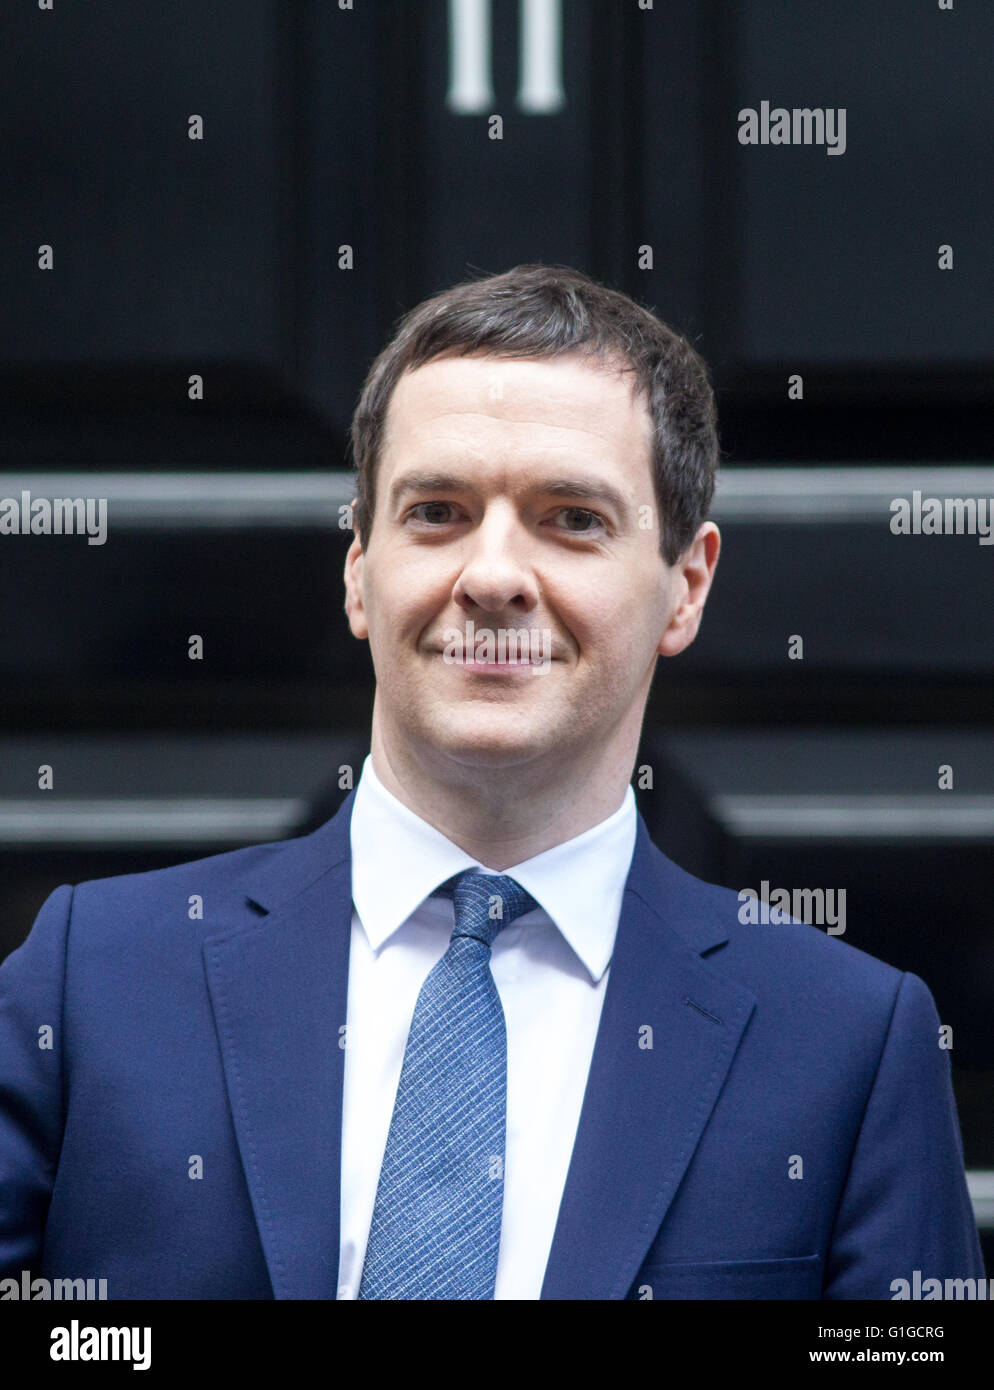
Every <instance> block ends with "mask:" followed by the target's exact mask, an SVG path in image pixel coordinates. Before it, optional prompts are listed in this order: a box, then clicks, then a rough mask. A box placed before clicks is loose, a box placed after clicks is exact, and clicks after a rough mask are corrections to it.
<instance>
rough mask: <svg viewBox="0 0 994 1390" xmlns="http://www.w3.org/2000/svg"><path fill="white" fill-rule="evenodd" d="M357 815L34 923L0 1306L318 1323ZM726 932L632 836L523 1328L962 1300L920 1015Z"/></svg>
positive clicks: (958, 1223) (135, 879)
mask: <svg viewBox="0 0 994 1390" xmlns="http://www.w3.org/2000/svg"><path fill="white" fill-rule="evenodd" d="M351 810H352V795H351V794H350V796H349V797H348V798H347V799H346V801H345V803H344V804H343V806H342V808H341V810H340V811H339V812H338V814H337V815H335V816H334V817H333V818H332V819H331V820H330V821H328V822H327V823H326V824H325V825H323V826H322V827H321V828H320V829H319V830H317V831H315V832H314V833H313V834H311V835H307V836H304V837H301V838H299V839H296V840H290V841H285V842H281V843H276V844H270V845H261V846H254V847H251V848H248V849H242V850H237V851H235V852H232V853H228V854H221V855H217V856H214V857H212V858H209V859H202V860H199V861H196V862H193V863H189V864H183V865H180V866H177V867H174V868H170V869H164V870H157V871H154V872H151V873H142V874H132V875H126V876H120V877H114V878H108V879H102V880H96V881H92V882H87V883H82V884H79V885H78V886H76V887H75V888H73V887H70V886H63V887H60V888H58V889H57V890H56V891H55V892H54V893H52V895H51V896H50V897H49V898H48V899H47V901H46V902H45V904H44V906H43V907H42V909H41V911H40V913H39V915H38V918H37V920H36V922H35V925H34V927H33V929H32V931H31V934H30V936H29V937H28V939H27V941H26V942H25V943H24V944H23V945H22V946H21V947H20V948H19V949H18V950H17V951H15V952H14V953H13V954H12V955H11V956H10V957H9V958H8V959H7V961H6V962H5V963H4V964H3V966H2V968H0V1276H11V1275H12V1276H14V1277H15V1278H19V1277H20V1271H21V1270H24V1269H29V1270H31V1271H33V1273H34V1274H35V1275H41V1276H45V1277H48V1278H52V1279H55V1278H84V1277H91V1278H105V1279H106V1280H107V1281H108V1285H107V1293H108V1296H109V1297H110V1298H112V1299H113V1298H192V1299H210V1298H246V1299H265V1298H272V1297H274V1296H275V1297H276V1298H279V1299H292V1298H298V1299H330V1298H334V1297H335V1291H336V1286H337V1272H338V1246H339V1161H340V1137H341V1101H342V1076H343V1062H344V1052H343V1051H342V1049H341V1047H340V1040H341V1034H340V1029H341V1027H342V1026H343V1025H344V1023H345V1009H346V985H347V977H348V954H349V938H350V921H351V914H352V903H351V892H350V848H349V822H350V817H351ZM384 872H389V865H388V864H385V865H384ZM193 895H197V896H198V897H200V898H202V900H203V918H202V920H200V919H197V918H194V919H192V920H191V917H190V915H189V913H190V900H191V898H192V897H193ZM738 909H739V901H738V898H737V896H736V894H735V893H734V892H732V891H731V890H729V889H725V888H719V887H716V886H714V885H711V884H707V883H703V882H701V881H700V880H698V879H696V878H693V877H692V876H691V875H689V874H687V873H685V872H684V871H683V870H682V869H680V868H678V867H677V866H676V865H675V864H673V863H672V862H671V861H670V860H669V859H667V858H666V857H665V856H664V855H663V854H662V853H660V851H659V850H658V849H657V848H656V847H655V846H654V845H653V844H652V842H651V840H650V838H649V835H648V832H647V830H646V827H645V824H644V822H643V821H642V819H641V817H639V824H638V835H637V840H636V846H635V853H634V856H633V860H632V865H631V870H630V873H629V877H628V881H627V886H626V889H625V894H624V901H623V906H622V912H621V920H620V924H619V929H618V937H617V944H616V947H615V952H614V957H613V960H612V964H611V971H610V976H609V979H608V985H607V991H606V994H605V999H604V1007H603V1015H602V1018H601V1023H600V1030H599V1032H598V1035H597V1044H596V1048H595V1051H594V1055H593V1060H592V1063H591V1069H590V1075H589V1079H588V1083H587V1088H586V1094H585V1097H584V1103H583V1110H582V1115H581V1118H580V1124H579V1130H578V1133H577V1137H576V1143H575V1145H574V1148H573V1154H572V1161H571V1163H570V1168H569V1174H568V1178H567V1181H566V1186H565V1191H564V1194H563V1199H562V1205H561V1207H560V1211H559V1217H558V1224H557V1226H556V1232H555V1239H554V1241H553V1245H552V1250H551V1254H550V1257H549V1262H548V1266H547V1270H546V1274H545V1282H544V1286H543V1290H542V1297H543V1298H547V1299H621V1298H625V1297H631V1298H638V1297H643V1298H644V1297H647V1296H648V1290H650V1289H651V1291H652V1296H654V1297H655V1298H740V1299H756V1298H783V1299H785V1298H802V1299H815V1298H876V1299H889V1298H891V1297H892V1296H893V1295H892V1291H891V1283H892V1281H893V1280H896V1279H901V1278H905V1279H908V1280H909V1281H910V1280H911V1279H912V1277H913V1271H914V1270H915V1269H919V1270H921V1271H922V1278H923V1279H924V1278H933V1277H934V1278H939V1279H946V1278H970V1277H977V1278H979V1277H982V1276H983V1264H982V1261H981V1256H980V1248H979V1242H978V1238H977V1229H976V1226H975V1224H974V1220H973V1215H972V1211H971V1207H970V1201H969V1196H968V1193H967V1188H966V1182H965V1178H964V1172H963V1156H962V1146H961V1140H960V1132H959V1126H958V1122H957V1117H956V1109H955V1105H954V1101H953V1094H952V1089H951V1085H950V1060H949V1054H948V1052H947V1051H944V1050H942V1049H941V1048H940V1047H939V1045H938V1029H939V1020H938V1017H937V1015H936V1010H935V1005H934V1003H933V1000H932V996H931V994H930V993H929V991H928V989H927V988H926V987H925V985H924V984H923V983H922V981H921V980H920V979H919V978H918V977H917V976H915V975H912V974H905V973H902V972H900V971H898V970H895V969H893V968H892V967H890V966H888V965H885V964H883V963H882V962H881V961H878V960H875V959H873V958H872V957H870V956H868V955H866V954H865V953H863V952H862V951H859V950H857V949H855V948H853V947H852V946H849V945H848V944H846V943H844V942H842V941H840V940H838V939H837V938H833V937H828V936H826V935H824V934H822V933H821V932H820V931H818V930H817V929H815V928H813V927H809V926H805V925H803V924H791V925H785V926H753V925H743V924H741V923H740V922H739V920H738ZM646 1025H648V1026H649V1028H651V1030H652V1032H651V1042H652V1046H651V1047H648V1046H646V1045H645V1044H646V1043H647V1042H648V1041H649V1039H650V1035H649V1033H648V1032H647V1031H646ZM46 1029H50V1030H51V1032H50V1033H46V1032H45V1031H44V1030H46ZM49 1037H50V1038H51V1040H52V1045H51V1046H50V1047H45V1046H39V1042H40V1041H43V1040H45V1039H46V1038H49ZM640 1044H641V1045H640ZM194 1156H199V1160H200V1168H199V1170H198V1167H197V1162H196V1158H195V1157H194ZM371 1157H372V1156H371ZM197 1171H200V1172H202V1176H201V1177H191V1173H196V1172H197ZM791 1172H793V1173H794V1174H795V1176H790V1174H791ZM800 1174H803V1176H801V1175H800Z"/></svg>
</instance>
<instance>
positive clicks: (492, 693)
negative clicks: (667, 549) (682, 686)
mask: <svg viewBox="0 0 994 1390" xmlns="http://www.w3.org/2000/svg"><path fill="white" fill-rule="evenodd" d="M630 382H631V376H630V375H629V376H627V377H620V376H618V375H617V374H614V373H611V372H610V371H609V370H607V369H605V368H603V367H600V366H594V365H591V364H590V363H589V362H585V361H584V360H583V359H581V358H580V357H579V356H578V355H576V354H573V355H570V356H568V357H559V358H550V359H520V360H506V359H498V358H489V357H484V356H472V357H447V358H442V359H436V360H434V361H432V362H430V363H428V364H427V365H426V366H423V367H420V368H418V369H417V370H415V371H413V372H409V373H407V374H405V375H404V376H403V377H402V378H401V380H400V381H399V383H398V384H397V387H396V389H395V391H394V394H393V397H392V399H391V402H390V408H389V412H388V418H387V429H386V438H385V440H384V446H383V449H382V451H381V456H380V462H379V467H378V472H377V481H376V510H375V515H374V520H373V525H372V528H371V533H370V536H369V543H368V545H367V546H365V548H363V545H362V540H363V538H362V537H359V536H357V537H356V538H355V540H354V541H353V543H352V546H351V547H350V550H349V556H348V559H347V562H346V589H347V601H346V611H347V613H348V616H349V622H350V626H351V628H352V631H353V633H354V634H355V636H356V637H359V638H366V637H368V639H369V643H370V648H371V652H372V658H373V666H374V669H375V672H376V682H377V695H376V713H375V715H374V722H375V721H376V720H378V721H379V724H380V734H381V736H382V737H383V739H384V740H385V746H386V748H387V749H388V750H389V749H390V748H391V747H392V746H395V744H396V740H398V739H400V740H404V741H406V743H407V745H408V751H409V752H410V753H413V754H414V755H415V756H416V757H418V759H419V761H421V762H424V761H425V760H427V761H428V762H430V763H433V764H436V765H437V764H438V763H439V762H440V761H441V762H443V763H444V762H446V761H448V762H454V763H458V764H462V765H463V766H478V767H503V766H510V765H516V764H521V763H527V762H530V761H532V760H535V759H539V760H542V759H545V760H548V759H550V758H555V757H557V756H570V753H571V750H577V753H578V754H579V755H580V756H584V755H586V756H589V753H590V749H591V748H592V747H595V746H602V745H605V744H608V743H610V742H611V741H612V740H617V739H618V737H619V735H621V736H631V737H633V738H634V739H637V735H638V729H639V727H640V726H641V721H642V714H643V709H644V705H645V700H646V697H647V695H648V691H649V685H650V682H651V679H652V673H653V669H654V667H655V662H656V658H657V654H658V653H659V652H666V653H667V654H671V653H672V652H675V651H678V650H681V649H682V647H683V646H685V645H686V644H687V643H688V642H689V641H691V640H692V638H693V636H694V633H695V632H696V627H697V621H696V620H688V619H686V618H684V620H683V622H682V623H675V624H671V621H670V620H671V618H672V616H673V612H674V609H675V608H676V607H677V606H678V604H680V603H681V601H682V600H683V599H685V597H686V584H685V583H684V582H683V580H682V576H681V572H680V569H679V567H678V566H674V567H673V568H672V569H671V568H670V567H669V566H667V565H666V563H665V562H664V560H663V558H662V555H661V553H660V532H659V518H658V516H657V504H656V497H655V492H654V488H653V481H652V473H651V462H650V459H651V450H650V438H651V421H650V416H649V413H648V410H647V408H646V406H645V405H644V403H643V402H642V400H641V399H634V398H633V396H632V394H631V385H630ZM640 522H641V524H640ZM686 606H687V605H686V604H684V605H683V607H684V608H685V607H686ZM682 612H683V608H681V613H682ZM470 624H472V626H470ZM668 627H669V628H670V629H671V630H670V631H669V633H667V629H668ZM512 631H513V633H515V634H517V633H524V634H525V637H524V638H517V639H515V638H514V637H511V636H510V634H511V632H512ZM502 632H503V633H504V636H505V643H504V648H503V652H504V653H505V654H506V656H507V657H509V658H513V657H515V656H516V655H520V654H521V648H522V646H525V645H527V647H528V651H529V653H530V655H531V657H532V658H535V657H537V660H535V661H534V662H533V663H532V664H529V662H528V661H519V662H514V661H513V660H507V659H505V660H504V661H503V662H501V661H500V660H499V658H500V657H501V655H502V647H501V633H502ZM458 634H461V635H462V639H463V640H462V642H461V643H460V642H459V641H456V640H455V639H456V636H457V635H458ZM488 637H489V638H490V639H491V640H490V644H489V648H488V645H487V638H488ZM477 644H478V645H477ZM474 657H477V658H482V659H477V660H476V661H474V659H473V658H474ZM633 731H634V733H633Z"/></svg>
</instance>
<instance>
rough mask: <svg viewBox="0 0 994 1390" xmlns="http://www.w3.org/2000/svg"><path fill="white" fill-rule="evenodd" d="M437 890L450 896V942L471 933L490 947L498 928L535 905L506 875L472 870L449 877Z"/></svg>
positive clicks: (530, 897)
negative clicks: (452, 910)
mask: <svg viewBox="0 0 994 1390" xmlns="http://www.w3.org/2000/svg"><path fill="white" fill-rule="evenodd" d="M437 891H438V892H439V893H440V894H442V895H443V896H444V897H447V898H451V899H452V903H453V906H454V908H455V915H456V924H455V926H454V927H453V929H452V940H453V941H455V939H456V938H457V937H460V936H471V937H473V938H475V940H477V941H482V942H483V943H484V945H486V946H491V945H493V941H494V938H495V937H496V935H497V933H498V932H499V931H500V930H501V928H502V927H506V926H508V925H509V923H511V922H513V921H514V919H515V918H516V917H521V916H523V915H524V913H526V912H530V911H531V910H532V908H534V907H538V903H537V902H536V901H535V899H534V898H533V897H532V895H531V894H530V893H526V892H525V890H524V889H523V888H522V886H521V884H520V883H519V882H518V881H517V879H514V878H510V877H509V876H508V875H507V874H481V873H479V872H478V870H476V869H469V870H467V872H466V873H462V874H458V875H457V876H456V877H455V878H450V879H449V880H448V881H447V882H446V883H443V884H442V886H441V888H439V889H438V890H437Z"/></svg>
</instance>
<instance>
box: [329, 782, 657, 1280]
mask: <svg viewBox="0 0 994 1390" xmlns="http://www.w3.org/2000/svg"><path fill="white" fill-rule="evenodd" d="M635 833H636V812H635V795H634V793H633V791H632V788H631V786H629V787H628V789H627V791H626V792H625V796H624V799H623V801H622V803H621V805H620V806H619V808H618V809H617V811H615V812H614V814H613V815H610V816H608V818H607V819H606V820H603V821H601V823H600V824H599V825H595V826H593V827H592V828H591V829H590V830H586V831H584V833H583V834H582V835H577V836H576V837H575V838H574V839H572V840H567V841H565V842H564V843H563V844H561V845H556V846H554V847H553V848H552V849H549V850H546V851H545V852H544V853H543V854H537V855H535V857H534V858H532V859H527V860H525V861H524V863H521V864H516V865H513V866H512V867H511V868H509V869H505V870H503V872H504V873H507V874H510V875H511V877H512V878H515V879H517V881H518V882H519V883H520V884H521V886H522V888H524V889H526V890H527V891H528V892H529V893H530V894H531V895H532V897H533V898H534V899H535V901H536V902H537V903H539V904H540V906H539V907H538V908H535V909H533V910H532V911H531V912H527V913H525V914H523V915H522V916H521V917H519V918H518V919H517V920H516V921H514V922H511V923H510V924H509V925H508V926H506V927H505V928H504V929H503V930H502V931H501V932H500V933H499V934H498V936H497V938H496V940H495V941H494V944H493V948H492V952H491V969H492V971H493V977H494V982H495V984H496V986H497V992H498V994H499V995H500V1000H501V1004H502V1006H503V1009H504V1018H505V1020H506V1024H507V1134H506V1150H505V1158H504V1209H503V1218H502V1224H501V1239H500V1254H499V1258H498V1263H497V1285H496V1290H495V1293H494V1297H495V1298H498V1299H514V1298H518V1299H530V1298H538V1297H539V1296H540V1294H541V1290H542V1282H543V1279H544V1277H545V1267H546V1264H547V1262H548V1258H549V1250H550V1248H551V1246H552V1238H553V1234H554V1232H555V1227H556V1220H557V1217H558V1215H559V1204H560V1202H561V1200H562V1195H563V1188H564V1186H565V1183H566V1172H567V1169H568V1168H569V1162H570V1156H571V1154H572V1151H573V1141H574V1139H575V1138H576V1130H577V1125H578V1122H579V1118H580V1108H581V1106H582V1104H583V1095H584V1091H585V1089H586V1085H587V1073H588V1071H589V1069H590V1059H591V1057H592V1055H593V1050H594V1042H595V1039H596V1036H597V1026H598V1023H599V1022H600V1015H601V1005H602V1003H603V1000H604V991H605V989H606V987H607V979H608V974H609V969H608V967H609V963H610V960H611V955H612V952H613V950H614V939H615V935H616V933H617V929H618V918H619V916H620V913H621V899H622V895H623V893H624V888H625V880H626V878H627V877H628V870H629V866H630V864H631V858H632V851H633V850H634V847H635ZM351 834H352V902H353V909H354V910H353V914H352V939H351V947H350V956H349V982H348V1005H347V1014H346V1038H345V1042H346V1046H345V1078H344V1092H343V1099H342V1183H341V1248H340V1264H339V1275H338V1285H339V1287H338V1297H339V1298H340V1299H349V1298H355V1297H356V1295H357V1292H358V1288H359V1281H360V1278H361V1275H362V1265H363V1260H364V1259H365V1255H366V1240H367V1237H368V1235H369V1227H370V1222H371V1220H372V1215H373V1203H374V1201H375V1200H376V1187H377V1183H378V1181H379V1173H380V1165H381V1163H382V1161H383V1153H384V1149H385V1148H386V1141H387V1133H388V1131H389V1128H390V1120H391V1117H392V1115H393V1107H394V1100H395V1098H396V1094H397V1083H398V1082H399V1080H400V1070H401V1065H402V1063H403V1060H404V1050H405V1048H406V1046H407V1034H408V1031H409V1029H410V1025H411V1018H412V1015H413V1013H414V1005H415V1003H416V1001H417V997H418V994H419V993H420V991H421V986H422V985H423V984H424V982H425V978H426V977H427V975H428V972H429V971H430V970H431V968H432V966H433V965H435V964H436V962H437V961H438V960H440V959H441V957H442V956H443V955H444V954H445V952H446V950H447V949H448V946H449V938H450V937H451V935H452V927H453V922H454V917H453V911H454V909H453V903H452V900H451V899H449V898H433V897H431V896H430V895H431V894H432V893H433V892H434V890H435V889H436V888H438V887H439V885H440V884H442V883H444V882H445V880H446V879H448V878H451V876H452V875H453V874H455V873H459V872H461V871H462V870H464V869H472V868H476V869H480V870H482V871H483V872H485V873H494V872H497V871H496V870H491V869H488V868H487V866H486V865H483V864H480V863H478V862H477V861H476V860H474V859H472V858H471V857H470V856H469V855H468V854H466V853H465V851H463V850H461V849H460V848H459V847H458V846H457V845H454V844H453V843H452V841H451V840H448V839H446V837H445V836H444V835H442V834H441V833H440V832H439V831H438V830H436V829H435V828H434V827H433V826H431V825H429V824H428V823H427V822H426V821H423V820H422V819H421V817H420V816H417V815H415V814H414V812H413V811H411V810H409V809H408V807H406V806H405V805H403V803H402V802H400V801H398V800H397V798H396V797H395V796H393V795H392V794H391V793H390V792H389V791H387V789H386V788H385V787H384V786H383V783H382V782H381V781H380V780H379V779H378V777H377V776H376V773H375V772H374V771H373V764H372V758H371V757H368V758H367V759H366V761H365V763H364V764H363V769H362V775H361V776H360V779H359V783H358V785H357V787H356V793H355V801H354V804H353V809H352V830H351Z"/></svg>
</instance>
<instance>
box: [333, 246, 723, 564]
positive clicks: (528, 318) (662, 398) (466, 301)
mask: <svg viewBox="0 0 994 1390" xmlns="http://www.w3.org/2000/svg"><path fill="white" fill-rule="evenodd" d="M576 351H581V352H585V353H587V354H589V355H590V356H591V357H595V358H598V359H600V360H601V361H602V362H603V363H604V364H605V365H607V364H609V363H611V362H615V363H619V362H620V363H621V370H623V371H633V372H634V373H635V378H636V390H637V391H638V392H641V393H642V394H643V396H644V397H645V398H646V399H647V402H648V406H649V412H650V415H651V417H652V425H653V450H652V471H653V479H654V483H655V490H656V502H657V505H658V507H659V514H660V517H661V518H662V524H661V525H660V528H659V529H660V548H661V550H662V553H663V556H664V558H665V560H666V562H667V564H671V565H672V564H675V562H676V561H677V560H678V559H679V557H680V556H681V555H682V554H683V553H684V551H685V550H686V549H687V547H688V546H689V545H690V542H691V541H692V540H693V538H694V536H695V534H696V532H697V529H698V527H699V526H700V524H701V522H702V521H704V520H705V519H706V517H707V514H708V510H709V508H710V506H711V499H712V496H713V494H714V484H715V475H716V473H717V468H718V461H719V455H720V447H719V443H718V434H717V412H716V408H715V401H714V393H713V391H712V388H711V382H710V379H709V375H708V369H707V366H706V365H705V363H704V361H703V359H702V358H701V357H700V356H698V354H697V353H696V352H695V351H694V349H693V348H692V347H691V345H690V343H688V342H687V340H686V339H685V338H683V337H681V336H680V334H679V333H676V332H675V331H674V330H673V329H672V328H669V327H668V326H667V325H666V324H665V323H663V322H662V321H661V320H660V319H659V318H657V317H656V315H655V314H653V313H652V312H651V311H650V310H648V309H645V308H643V307H642V306H641V305H639V304H637V303H636V302H635V300H634V299H632V298H630V297H629V296H628V295H627V294H623V293H621V291H619V290H613V289H609V288H608V287H607V286H605V285H602V284H599V283H598V282H597V281H595V280H592V279H591V278H590V277H589V276H587V275H584V274H583V272H582V271H579V270H574V269H572V268H571V267H569V266H561V265H551V266H544V265H518V266H515V267H514V268H513V269H512V270H507V271H504V272H503V274H500V275H488V276H486V277H484V278H482V279H481V278H475V279H469V280H464V281H463V282H461V283H460V284H457V285H454V286H452V287H451V288H450V289H447V290H443V291H442V292H441V293H440V294H436V295H434V296H432V297H431V298H430V299H426V300H424V301H423V302H422V303H421V304H418V305H416V306H415V307H414V308H413V309H411V310H409V311H408V312H407V313H406V314H405V315H404V316H403V317H402V318H401V319H400V321H399V323H398V324H397V327H396V329H395V331H394V335H393V337H392V338H391V340H390V342H389V343H388V344H387V346H386V347H385V348H384V349H383V351H382V352H381V353H380V354H379V356H378V357H377V358H376V360H375V361H374V362H373V365H372V366H371V367H370V369H369V373H368V375H367V377H366V380H365V382H364V384H363V388H362V391H361V393H360V396H359V401H358V404H357V405H356V409H355V413H354V415H353V417H352V428H351V444H352V456H353V463H354V467H355V472H356V507H355V525H356V529H357V530H358V532H359V534H360V536H361V538H362V540H363V543H365V541H366V539H367V537H368V536H369V533H370V529H371V527H372V523H373V512H374V510H375V506H376V469H377V464H378V462H379V455H380V452H381V449H382V447H383V440H384V433H385V428H386V419H387V410H388V407H389V404H390V398H391V396H392V394H393V390H394V387H395V386H396V385H397V382H398V381H399V380H400V378H401V376H402V375H403V373H404V372H406V371H413V370H415V369H416V368H417V367H421V366H423V365H424V364H425V363H427V362H430V361H432V360H433V359H434V358H436V357H442V356H449V355H452V354H456V355H459V356H469V355H470V354H473V353H483V354H487V355H490V356H494V357H505V358H527V357H558V356H562V355H564V354H566V353H570V352H576Z"/></svg>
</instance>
